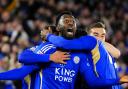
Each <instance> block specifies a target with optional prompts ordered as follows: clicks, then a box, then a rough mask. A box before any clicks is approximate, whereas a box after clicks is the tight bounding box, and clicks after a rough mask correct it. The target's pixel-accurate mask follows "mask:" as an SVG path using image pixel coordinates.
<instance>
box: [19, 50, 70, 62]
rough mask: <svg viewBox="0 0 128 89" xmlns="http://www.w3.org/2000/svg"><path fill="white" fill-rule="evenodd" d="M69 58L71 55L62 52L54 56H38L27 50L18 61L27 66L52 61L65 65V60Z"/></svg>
mask: <svg viewBox="0 0 128 89" xmlns="http://www.w3.org/2000/svg"><path fill="white" fill-rule="evenodd" d="M69 56H70V55H68V54H66V52H61V51H56V52H54V53H53V54H36V53H34V52H33V51H31V50H29V49H27V50H24V51H22V52H21V53H20V54H19V55H18V60H19V62H21V63H25V64H35V63H47V62H50V61H53V62H55V63H63V64H65V63H66V62H65V60H69Z"/></svg>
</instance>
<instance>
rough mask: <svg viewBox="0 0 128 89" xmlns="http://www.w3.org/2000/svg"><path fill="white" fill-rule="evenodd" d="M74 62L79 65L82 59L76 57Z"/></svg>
mask: <svg viewBox="0 0 128 89" xmlns="http://www.w3.org/2000/svg"><path fill="white" fill-rule="evenodd" d="M73 61H74V63H75V64H78V63H79V62H80V58H79V57H78V56H75V57H74V59H73Z"/></svg>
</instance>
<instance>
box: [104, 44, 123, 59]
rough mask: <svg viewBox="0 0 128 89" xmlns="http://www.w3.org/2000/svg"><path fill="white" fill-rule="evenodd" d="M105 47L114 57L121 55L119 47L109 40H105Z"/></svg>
mask: <svg viewBox="0 0 128 89" xmlns="http://www.w3.org/2000/svg"><path fill="white" fill-rule="evenodd" d="M105 47H106V49H107V50H108V52H109V53H110V54H111V55H112V56H113V57H114V58H119V57H120V55H121V53H120V50H119V49H117V48H116V47H114V46H113V45H111V44H110V43H107V42H105Z"/></svg>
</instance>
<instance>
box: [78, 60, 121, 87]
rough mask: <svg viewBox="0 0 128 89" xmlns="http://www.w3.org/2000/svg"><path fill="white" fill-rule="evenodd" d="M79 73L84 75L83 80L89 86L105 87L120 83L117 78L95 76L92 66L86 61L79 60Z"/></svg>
mask: <svg viewBox="0 0 128 89" xmlns="http://www.w3.org/2000/svg"><path fill="white" fill-rule="evenodd" d="M84 60H85V59H84ZM80 74H81V75H82V76H83V77H84V80H85V81H86V83H87V84H88V85H89V86H90V87H105V86H110V85H116V84H120V81H119V79H118V78H115V79H105V78H100V77H97V76H96V74H95V72H94V71H93V67H92V66H91V65H90V64H89V63H88V62H87V61H82V62H81V65H80Z"/></svg>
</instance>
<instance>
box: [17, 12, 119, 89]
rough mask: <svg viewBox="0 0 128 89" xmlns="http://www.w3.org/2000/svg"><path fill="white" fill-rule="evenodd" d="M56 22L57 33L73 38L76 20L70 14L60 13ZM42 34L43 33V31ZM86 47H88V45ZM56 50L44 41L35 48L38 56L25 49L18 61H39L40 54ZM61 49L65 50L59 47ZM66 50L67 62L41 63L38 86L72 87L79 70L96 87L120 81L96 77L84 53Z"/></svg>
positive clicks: (52, 87) (52, 88) (91, 85)
mask: <svg viewBox="0 0 128 89" xmlns="http://www.w3.org/2000/svg"><path fill="white" fill-rule="evenodd" d="M57 22H58V23H57V27H56V28H57V30H58V31H59V35H61V36H63V37H64V38H66V39H72V38H74V35H75V31H76V21H75V18H74V16H72V14H70V13H63V14H61V15H60V16H59V19H58V21H57ZM43 35H45V33H44V34H43ZM91 39H92V40H93V39H94V38H93V37H91ZM94 41H95V39H94ZM95 42H96V41H95ZM91 47H92V46H91ZM88 49H90V47H89V48H88ZM56 50H57V48H56V47H55V46H54V45H53V44H51V43H50V42H45V43H43V44H41V45H40V46H38V47H37V49H36V53H37V54H38V57H37V56H36V57H34V56H33V58H32V57H31V55H32V54H33V53H32V52H30V51H27V50H26V51H24V52H22V53H21V54H20V56H19V61H20V62H22V63H25V64H26V63H27V64H32V63H39V60H38V58H39V59H41V55H42V54H44V53H45V54H50V53H52V52H55V51H56ZM61 51H65V50H63V49H61ZM66 51H68V52H70V55H71V57H70V58H71V59H70V60H68V61H66V62H67V64H56V63H53V62H50V63H48V64H43V68H42V74H43V76H42V74H40V75H41V76H40V79H41V80H42V82H41V84H40V87H42V88H43V89H48V88H50V89H56V88H58V89H74V82H75V80H76V76H77V74H78V72H79V70H80V73H81V75H83V76H84V78H85V80H86V81H87V83H88V84H89V86H90V87H95V88H96V87H99V86H100V87H101V86H102V87H103V86H110V85H113V84H119V83H120V82H119V80H118V78H112V79H106V78H104V77H101V78H98V77H96V75H95V73H94V71H93V66H91V65H92V64H90V62H89V61H88V59H87V58H86V55H85V54H82V53H81V52H79V51H70V50H66ZM30 54H31V55H30ZM26 55H28V56H26ZM34 55H35V54H34ZM42 60H43V59H42ZM36 61H38V62H36ZM94 81H97V82H94ZM42 84H43V85H42Z"/></svg>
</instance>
